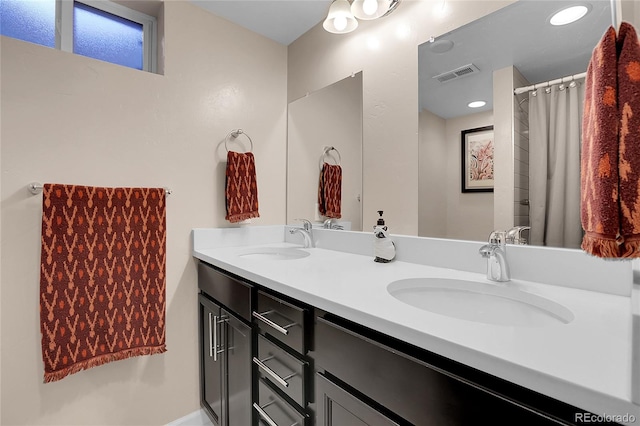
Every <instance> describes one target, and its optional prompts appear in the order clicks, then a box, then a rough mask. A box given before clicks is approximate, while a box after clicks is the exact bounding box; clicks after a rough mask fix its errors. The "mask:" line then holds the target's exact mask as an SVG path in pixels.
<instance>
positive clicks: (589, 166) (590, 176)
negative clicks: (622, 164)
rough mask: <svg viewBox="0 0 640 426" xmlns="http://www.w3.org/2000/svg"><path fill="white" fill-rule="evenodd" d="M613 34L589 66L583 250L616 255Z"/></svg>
mask: <svg viewBox="0 0 640 426" xmlns="http://www.w3.org/2000/svg"><path fill="white" fill-rule="evenodd" d="M617 98H618V96H617V54H616V32H615V30H614V29H613V27H610V28H609V29H608V30H607V32H606V33H605V34H604V36H603V37H602V40H600V42H599V43H598V45H597V46H596V47H595V49H594V50H593V54H592V56H591V61H590V62H589V66H588V68H587V76H586V81H585V100H584V113H583V121H582V157H581V158H582V159H581V163H582V164H581V220H582V228H583V229H584V230H585V236H584V238H583V240H582V248H583V249H584V250H585V251H586V252H588V253H590V254H593V255H595V256H600V257H618V256H619V247H618V243H619V240H618V237H619V230H620V219H619V218H620V210H619V199H618V121H619V119H618V105H617Z"/></svg>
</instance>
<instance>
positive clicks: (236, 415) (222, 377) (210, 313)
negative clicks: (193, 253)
mask: <svg viewBox="0 0 640 426" xmlns="http://www.w3.org/2000/svg"><path fill="white" fill-rule="evenodd" d="M218 277H222V278H221V282H222V284H220V285H216V284H217V282H216V279H217V278H218ZM228 278H229V277H226V276H224V275H223V274H220V273H219V272H218V271H215V270H213V269H211V268H210V267H209V266H207V265H203V264H201V265H200V267H199V274H198V279H199V281H201V284H202V285H201V286H200V288H201V289H202V288H207V287H215V288H217V289H218V290H219V289H220V287H223V286H225V285H227V286H229V287H231V288H235V287H236V286H237V287H238V288H240V289H242V290H243V289H245V288H246V285H245V284H244V283H240V282H237V283H234V282H233V281H228V280H227V279H228ZM236 290H237V289H236ZM242 290H241V291H242ZM227 294H235V292H231V293H227ZM247 294H249V293H247ZM221 298H222V299H225V300H224V301H218V300H214V299H212V298H211V297H210V296H209V294H208V293H206V292H202V293H201V294H200V295H199V296H198V306H199V339H198V340H199V345H200V402H201V405H202V407H203V409H204V410H205V411H206V412H207V414H208V415H209V417H210V418H211V421H212V422H213V424H214V425H215V426H235V425H250V424H251V422H252V410H251V404H252V399H253V398H252V396H253V395H252V388H253V387H252V374H251V365H252V364H251V357H252V334H251V325H250V324H247V323H246V320H243V319H241V318H240V317H239V316H238V315H237V314H236V313H235V312H233V311H231V309H229V308H228V307H227V306H229V305H232V306H233V305H234V302H233V300H231V299H226V298H225V297H224V295H223V296H222V297H221ZM224 302H227V303H226V304H225V306H223V303H224ZM246 303H247V304H248V303H249V300H247V301H246ZM241 305H242V304H241ZM246 314H247V315H248V312H246Z"/></svg>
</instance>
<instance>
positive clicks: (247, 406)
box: [222, 310, 252, 426]
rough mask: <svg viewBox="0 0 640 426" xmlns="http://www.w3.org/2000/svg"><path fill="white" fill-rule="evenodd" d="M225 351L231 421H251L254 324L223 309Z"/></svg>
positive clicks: (237, 422) (246, 422) (240, 422)
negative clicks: (252, 335)
mask: <svg viewBox="0 0 640 426" xmlns="http://www.w3.org/2000/svg"><path fill="white" fill-rule="evenodd" d="M222 314H223V321H224V323H225V325H224V327H223V328H224V331H225V332H224V334H225V340H224V350H225V352H226V356H227V367H228V374H227V378H228V381H227V385H228V386H227V399H228V401H229V402H228V407H229V411H228V413H229V414H228V418H229V420H228V423H229V425H230V426H233V425H250V424H251V417H252V412H251V402H252V392H251V371H252V364H251V353H252V351H251V327H249V326H248V325H246V324H244V323H243V322H242V321H240V320H239V319H238V318H236V317H234V316H233V315H231V314H230V313H228V312H226V311H224V310H223V311H222Z"/></svg>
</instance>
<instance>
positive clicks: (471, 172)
mask: <svg viewBox="0 0 640 426" xmlns="http://www.w3.org/2000/svg"><path fill="white" fill-rule="evenodd" d="M461 140H462V147H461V148H462V149H461V152H462V162H461V169H462V192H493V149H494V143H493V126H486V127H478V128H475V129H469V130H463V131H462V138H461Z"/></svg>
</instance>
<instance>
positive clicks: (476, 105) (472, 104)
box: [467, 101, 487, 108]
mask: <svg viewBox="0 0 640 426" xmlns="http://www.w3.org/2000/svg"><path fill="white" fill-rule="evenodd" d="M486 104H487V103H486V102H485V101H473V102H469V104H468V105H467V106H468V107H469V108H480V107H483V106H485V105H486Z"/></svg>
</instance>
